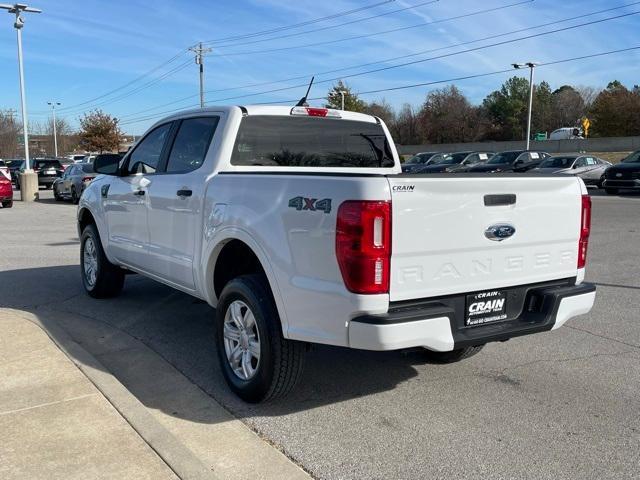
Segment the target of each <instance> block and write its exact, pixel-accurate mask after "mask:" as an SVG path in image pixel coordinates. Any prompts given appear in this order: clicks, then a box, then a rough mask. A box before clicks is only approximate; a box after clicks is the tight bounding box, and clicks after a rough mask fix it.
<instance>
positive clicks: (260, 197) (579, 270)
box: [78, 106, 595, 402]
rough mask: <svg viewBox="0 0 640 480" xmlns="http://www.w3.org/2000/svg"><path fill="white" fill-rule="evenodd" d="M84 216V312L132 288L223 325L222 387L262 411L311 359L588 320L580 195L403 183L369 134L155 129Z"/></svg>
mask: <svg viewBox="0 0 640 480" xmlns="http://www.w3.org/2000/svg"><path fill="white" fill-rule="evenodd" d="M95 170H96V171H97V172H98V173H102V174H103V175H101V176H99V177H98V178H97V179H96V180H94V181H93V182H92V183H91V185H90V186H89V187H88V188H87V189H86V190H85V192H84V194H83V195H82V198H81V200H80V204H79V209H78V231H79V234H80V237H81V256H80V259H81V272H82V280H83V283H84V286H85V288H86V290H87V292H88V293H89V295H91V296H93V297H96V298H102V297H110V296H114V295H116V294H118V293H119V292H120V290H121V289H122V287H123V283H124V279H125V275H126V274H127V273H131V272H136V273H139V274H142V275H145V276H147V277H150V278H152V279H154V280H157V281H159V282H162V283H164V284H166V285H169V286H171V287H173V288H176V289H179V290H182V291H183V292H186V293H188V294H190V295H193V296H194V297H197V298H200V299H203V300H205V301H206V302H208V303H209V304H210V305H211V306H212V307H215V308H216V314H215V322H216V328H215V330H216V339H215V342H216V345H217V351H218V355H219V359H220V363H221V367H222V371H223V372H224V375H225V378H226V380H227V382H228V383H229V386H230V387H231V389H232V390H233V391H235V392H236V393H237V394H238V395H239V396H240V397H242V398H243V399H245V400H247V401H250V402H258V401H262V400H266V399H270V398H274V397H277V396H281V395H284V394H286V393H287V392H288V391H290V389H291V388H292V387H293V386H294V384H295V383H296V381H297V380H298V379H299V377H300V375H301V372H302V367H303V361H304V353H305V350H306V348H307V347H308V344H309V343H322V344H329V345H339V346H343V347H350V348H358V349H367V350H398V349H408V348H422V349H424V351H425V355H427V356H428V357H429V358H430V359H432V360H433V361H437V362H452V361H457V360H460V359H462V358H465V357H468V356H470V355H472V354H474V353H476V352H478V351H479V349H480V348H481V347H482V346H483V345H484V344H486V343H487V342H493V341H504V340H507V339H509V338H512V337H516V336H520V335H527V334H531V333H536V332H543V331H547V330H553V329H555V328H558V327H560V326H561V325H562V324H563V323H565V322H566V321H567V320H568V319H569V318H571V317H574V316H576V315H580V314H584V313H586V312H588V311H589V310H590V309H591V307H592V305H593V302H594V299H595V287H594V286H593V285H591V284H587V283H584V282H583V279H584V272H585V270H584V269H585V262H586V254H587V244H588V239H589V229H590V213H591V202H590V198H589V196H588V195H587V190H586V188H585V186H584V184H583V183H582V181H581V180H580V179H579V178H576V177H574V176H562V175H553V176H545V175H533V174H501V175H497V174H494V175H491V174H473V173H462V174H433V175H424V176H423V175H410V174H402V172H401V168H400V161H399V158H398V154H397V152H396V149H395V146H394V144H393V142H392V140H391V136H390V135H389V132H388V130H387V128H386V127H385V125H384V123H383V122H381V121H380V120H379V119H378V118H375V117H372V116H368V115H363V114H358V113H353V112H345V111H337V110H328V109H323V108H311V107H304V106H300V107H293V108H291V107H267V106H250V107H238V106H232V107H211V108H205V109H200V110H192V111H187V112H183V113H180V114H177V115H174V116H171V117H168V118H165V119H164V120H162V121H160V122H158V123H157V124H155V125H154V126H153V127H152V128H151V129H150V130H149V131H148V132H147V133H146V134H145V135H144V136H143V137H142V138H141V140H140V141H139V142H138V143H137V144H136V145H135V146H134V147H133V148H132V149H131V150H130V151H129V152H128V154H127V155H126V156H125V157H124V158H123V159H122V160H121V161H120V162H119V163H114V161H113V160H111V159H110V157H104V159H98V160H96V164H95Z"/></svg>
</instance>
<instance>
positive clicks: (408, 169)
mask: <svg viewBox="0 0 640 480" xmlns="http://www.w3.org/2000/svg"><path fill="white" fill-rule="evenodd" d="M442 157H443V154H442V153H440V152H422V153H416V154H415V155H414V156H413V157H411V158H410V159H409V160H407V161H406V162H404V163H403V164H402V171H403V172H404V173H412V172H413V171H414V170H416V169H418V168H420V167H424V166H425V165H429V163H431V162H432V161H433V160H437V159H439V158H442Z"/></svg>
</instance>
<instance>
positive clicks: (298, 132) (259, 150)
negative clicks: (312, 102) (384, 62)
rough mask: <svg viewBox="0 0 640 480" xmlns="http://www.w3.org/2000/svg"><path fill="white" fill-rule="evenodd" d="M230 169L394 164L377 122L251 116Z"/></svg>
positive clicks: (243, 127) (242, 128)
mask: <svg viewBox="0 0 640 480" xmlns="http://www.w3.org/2000/svg"><path fill="white" fill-rule="evenodd" d="M231 165H234V166H260V167H317V168H331V167H341V168H390V167H393V166H394V165H395V161H394V158H393V154H392V151H391V148H390V146H389V142H388V140H387V137H386V135H385V132H384V129H383V128H382V126H381V125H380V124H378V123H373V122H364V121H355V120H345V119H333V118H314V117H294V116H292V117H287V116H275V115H250V116H246V117H244V118H243V119H242V121H241V123H240V128H239V130H238V135H237V137H236V141H235V144H234V147H233V153H232V155H231Z"/></svg>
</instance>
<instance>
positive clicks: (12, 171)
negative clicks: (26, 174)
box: [4, 159, 24, 184]
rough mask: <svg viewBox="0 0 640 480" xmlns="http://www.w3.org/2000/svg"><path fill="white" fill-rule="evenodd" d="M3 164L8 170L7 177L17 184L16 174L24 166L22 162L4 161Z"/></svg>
mask: <svg viewBox="0 0 640 480" xmlns="http://www.w3.org/2000/svg"><path fill="white" fill-rule="evenodd" d="M4 163H5V164H6V165H7V167H8V168H9V176H10V177H11V182H12V183H15V184H17V182H18V172H19V171H20V168H21V167H22V165H23V164H24V160H20V159H12V160H5V162H4Z"/></svg>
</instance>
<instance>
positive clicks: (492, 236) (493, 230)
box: [484, 223, 516, 242]
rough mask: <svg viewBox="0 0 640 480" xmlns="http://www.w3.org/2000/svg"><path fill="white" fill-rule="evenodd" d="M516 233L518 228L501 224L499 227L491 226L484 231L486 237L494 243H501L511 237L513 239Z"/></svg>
mask: <svg viewBox="0 0 640 480" xmlns="http://www.w3.org/2000/svg"><path fill="white" fill-rule="evenodd" d="M514 233H516V227H514V226H513V225H509V224H508V223H499V224H497V225H491V226H490V227H487V229H486V230H485V231H484V236H485V237H487V238H488V239H489V240H493V241H494V242H501V241H503V240H506V239H507V238H509V237H512V236H513V234H514Z"/></svg>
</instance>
